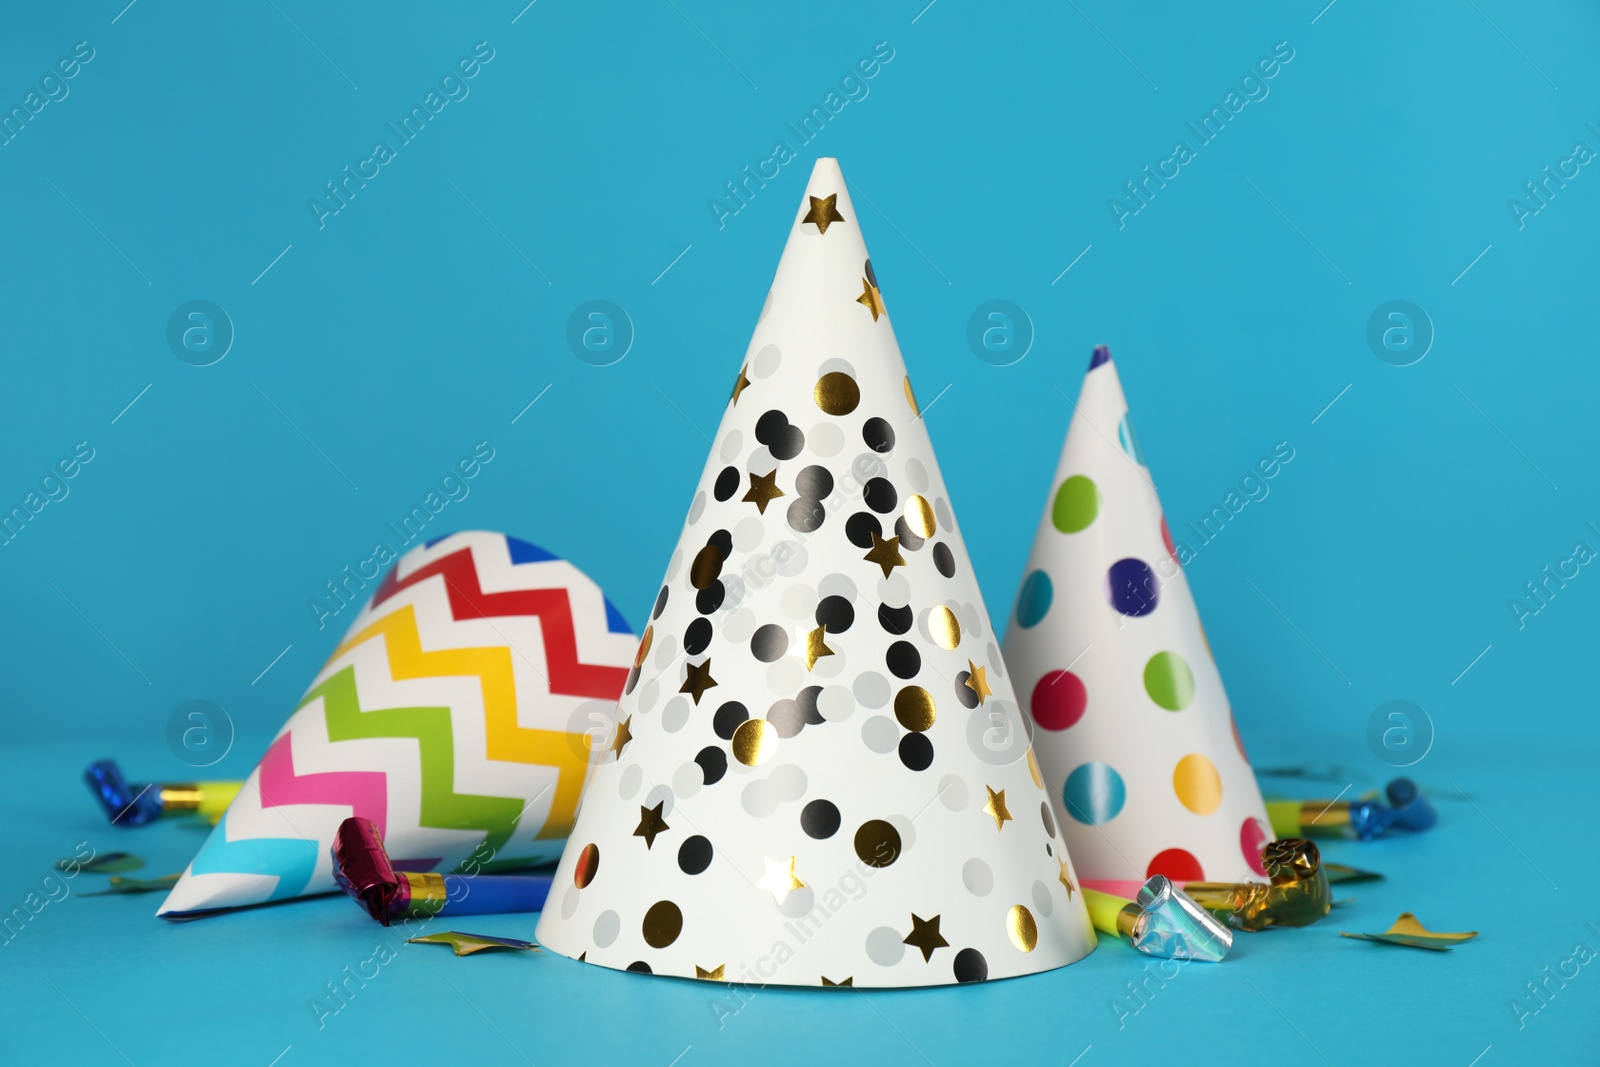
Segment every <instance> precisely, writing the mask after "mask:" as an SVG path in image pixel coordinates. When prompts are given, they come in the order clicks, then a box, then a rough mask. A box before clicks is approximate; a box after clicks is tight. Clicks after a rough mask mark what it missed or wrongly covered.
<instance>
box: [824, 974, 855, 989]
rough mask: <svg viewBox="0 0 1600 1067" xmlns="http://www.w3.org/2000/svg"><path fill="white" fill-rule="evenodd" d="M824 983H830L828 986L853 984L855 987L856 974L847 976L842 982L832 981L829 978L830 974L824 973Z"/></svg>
mask: <svg viewBox="0 0 1600 1067" xmlns="http://www.w3.org/2000/svg"><path fill="white" fill-rule="evenodd" d="M822 984H823V985H828V986H834V987H842V986H851V987H852V988H853V987H854V986H855V984H856V976H855V975H851V976H850V977H849V978H846V979H845V980H844V981H842V982H832V981H829V980H828V976H827V975H822Z"/></svg>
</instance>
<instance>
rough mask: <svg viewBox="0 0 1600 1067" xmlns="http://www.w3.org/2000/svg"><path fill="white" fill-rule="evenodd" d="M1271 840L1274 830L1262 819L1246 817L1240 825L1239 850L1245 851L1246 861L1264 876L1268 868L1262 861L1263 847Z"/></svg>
mask: <svg viewBox="0 0 1600 1067" xmlns="http://www.w3.org/2000/svg"><path fill="white" fill-rule="evenodd" d="M1271 840H1272V832H1271V831H1270V830H1268V829H1267V827H1266V826H1265V825H1264V824H1263V823H1262V822H1261V820H1260V819H1255V818H1251V819H1246V820H1245V821H1244V824H1243V825H1242V826H1240V827H1239V850H1240V851H1241V852H1243V853H1244V861H1245V862H1246V863H1248V864H1249V865H1250V869H1251V870H1252V871H1255V872H1256V873H1257V874H1259V875H1261V877H1263V878H1265V877H1266V876H1267V868H1266V865H1265V864H1263V863H1262V862H1261V849H1262V848H1263V847H1264V846H1265V845H1266V843H1267V842H1268V841H1271Z"/></svg>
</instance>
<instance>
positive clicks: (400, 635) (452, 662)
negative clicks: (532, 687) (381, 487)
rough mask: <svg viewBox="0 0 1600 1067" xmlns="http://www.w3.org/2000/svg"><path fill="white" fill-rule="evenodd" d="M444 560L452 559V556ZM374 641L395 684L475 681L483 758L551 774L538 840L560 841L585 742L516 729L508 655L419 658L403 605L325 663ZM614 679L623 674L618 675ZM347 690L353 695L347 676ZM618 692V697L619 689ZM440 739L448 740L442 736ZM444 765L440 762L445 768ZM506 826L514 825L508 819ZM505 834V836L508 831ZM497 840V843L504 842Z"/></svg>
mask: <svg viewBox="0 0 1600 1067" xmlns="http://www.w3.org/2000/svg"><path fill="white" fill-rule="evenodd" d="M447 558H452V559H453V558H454V554H453V555H452V556H450V557H447ZM474 584H476V582H474ZM375 637H382V638H383V639H384V648H385V650H386V652H387V654H388V659H389V674H390V676H391V677H393V678H394V679H395V680H396V681H411V680H413V679H417V678H438V677H442V676H455V677H468V678H476V679H478V684H479V686H480V688H481V690H482V692H483V711H484V727H485V733H486V734H487V744H486V746H485V747H486V749H487V751H486V752H485V755H486V756H487V757H488V758H489V759H494V760H505V761H507V762H511V763H531V764H535V765H538V766H545V767H551V768H554V769H555V770H556V772H557V780H556V788H555V796H554V798H553V799H552V801H551V804H550V816H549V818H548V819H546V820H545V824H544V827H543V829H541V830H540V831H539V834H538V836H539V837H540V838H561V837H565V836H566V835H567V832H568V830H570V829H571V827H572V822H573V819H574V817H575V816H576V814H577V810H578V797H579V794H581V793H582V791H583V779H584V776H585V774H586V773H587V772H588V769H589V767H588V763H587V762H586V761H585V760H584V759H583V758H582V755H581V754H582V752H583V751H585V749H584V747H583V746H584V745H586V744H587V741H586V740H585V741H584V742H583V743H582V744H579V743H577V742H574V741H573V740H572V738H573V737H574V736H576V737H583V736H584V735H582V734H577V735H571V734H568V733H567V732H565V731H562V730H535V729H530V728H528V727H524V726H521V725H519V724H518V722H517V692H516V683H515V680H514V674H513V671H512V665H511V650H510V649H509V648H505V647H503V646H502V647H498V648H496V647H484V648H447V649H440V650H439V651H437V652H425V651H423V648H422V635H421V633H420V632H419V631H418V629H417V619H416V612H415V610H414V609H413V607H412V605H410V604H407V605H406V606H405V607H403V608H400V609H398V610H396V611H392V612H390V613H389V614H388V615H385V616H384V617H383V618H381V619H378V620H377V621H376V622H374V623H372V625H370V626H368V627H367V628H366V629H364V630H361V631H360V632H359V633H355V634H352V635H350V636H349V637H348V638H346V639H345V641H344V643H343V644H341V645H340V646H339V647H338V648H336V649H334V651H333V655H332V656H331V657H330V661H331V660H333V659H337V658H338V657H340V656H342V655H344V654H345V653H346V652H348V651H350V649H352V648H354V647H355V646H357V645H359V644H362V643H363V642H366V641H370V640H372V639H373V638H375ZM606 669H607V670H609V669H610V668H606ZM351 670H352V668H346V670H345V671H341V672H339V673H338V674H335V675H333V677H331V678H329V679H328V682H332V681H333V680H334V679H336V678H338V677H340V675H343V674H345V673H347V672H350V671H351ZM619 673H621V674H624V675H625V674H626V672H623V671H619ZM328 682H324V683H323V685H322V686H318V687H317V688H316V689H313V690H312V691H311V694H308V696H307V699H310V697H311V696H312V695H315V694H316V693H318V692H321V691H322V690H323V689H324V688H326V686H327V685H328ZM350 685H351V686H352V689H353V686H354V675H353V674H352V675H351V680H350ZM618 691H619V692H620V685H619V687H618ZM613 695H614V694H613ZM411 710H417V709H411ZM439 710H442V709H439ZM369 714H370V713H369ZM333 732H334V726H333V722H332V719H331V718H330V720H329V726H328V733H329V736H330V737H332V736H333ZM377 736H384V735H381V734H380V735H377ZM446 738H447V740H448V732H447V733H446ZM575 745H576V746H577V747H575ZM449 762H450V761H449V760H447V761H446V763H447V765H448V764H449ZM425 782H426V779H425ZM426 792H427V789H426V784H425V785H424V804H426V803H427V797H426ZM507 803H509V804H511V805H512V807H513V808H517V809H518V811H517V812H515V813H514V816H515V815H516V814H520V807H519V806H518V804H517V802H516V801H514V800H512V801H507ZM512 822H513V823H514V822H515V818H514V817H513V820H512ZM507 833H508V834H509V830H508V831H507ZM500 840H501V841H503V840H504V838H503V837H502V838H501V839H500Z"/></svg>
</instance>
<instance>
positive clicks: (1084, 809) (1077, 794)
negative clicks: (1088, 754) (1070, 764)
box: [1061, 763, 1128, 826]
mask: <svg viewBox="0 0 1600 1067" xmlns="http://www.w3.org/2000/svg"><path fill="white" fill-rule="evenodd" d="M1061 799H1062V800H1064V801H1066V803H1067V814H1068V815H1071V816H1072V817H1073V818H1074V819H1076V820H1078V821H1079V822H1081V823H1084V824H1086V825H1088V826H1099V825H1100V824H1101V823H1105V822H1110V821H1111V820H1112V819H1115V818H1116V817H1117V814H1118V813H1119V812H1121V811H1122V802H1123V801H1125V800H1127V799H1128V791H1127V789H1126V788H1124V787H1123V784H1122V775H1120V774H1118V773H1117V772H1116V771H1115V770H1113V769H1112V768H1111V765H1110V764H1106V763H1085V764H1082V765H1081V766H1079V767H1078V769H1077V770H1075V771H1073V772H1072V773H1071V774H1069V775H1067V781H1066V784H1065V785H1063V786H1062V787H1061Z"/></svg>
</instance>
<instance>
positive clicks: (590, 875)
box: [572, 844, 600, 889]
mask: <svg viewBox="0 0 1600 1067" xmlns="http://www.w3.org/2000/svg"><path fill="white" fill-rule="evenodd" d="M599 870H600V846H598V845H595V844H588V845H584V846H583V851H582V852H580V853H578V862H577V863H576V864H574V865H573V867H572V881H573V884H574V885H576V886H577V887H578V888H579V889H584V888H586V887H587V886H588V885H589V883H590V882H592V881H594V876H595V874H596V873H598V872H599Z"/></svg>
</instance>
